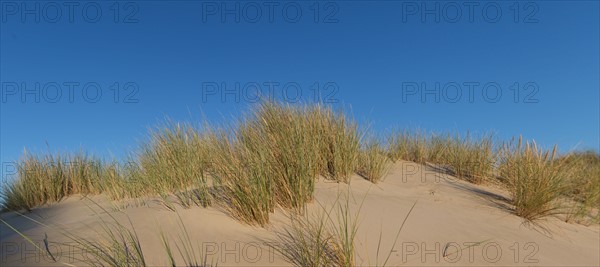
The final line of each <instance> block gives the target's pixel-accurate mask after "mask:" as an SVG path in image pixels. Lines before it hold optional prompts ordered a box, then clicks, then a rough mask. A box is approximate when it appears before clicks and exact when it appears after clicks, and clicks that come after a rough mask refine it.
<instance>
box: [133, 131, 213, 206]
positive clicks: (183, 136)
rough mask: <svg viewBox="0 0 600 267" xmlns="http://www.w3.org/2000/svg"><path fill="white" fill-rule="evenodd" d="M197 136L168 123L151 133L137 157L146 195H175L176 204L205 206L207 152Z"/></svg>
mask: <svg viewBox="0 0 600 267" xmlns="http://www.w3.org/2000/svg"><path fill="white" fill-rule="evenodd" d="M205 141H206V140H204V139H203V137H202V136H201V134H200V133H199V132H198V131H197V130H196V129H194V128H193V127H191V126H190V125H187V124H179V123H172V122H168V123H167V124H166V125H165V126H164V127H162V128H158V129H157V130H154V131H152V132H151V140H150V143H149V144H146V145H144V146H143V147H142V151H141V152H140V154H139V156H138V161H139V165H140V168H141V175H142V176H143V182H144V183H143V186H144V187H146V188H145V189H146V190H147V191H149V192H148V193H151V194H157V195H161V194H162V195H164V194H165V193H171V194H173V195H175V196H176V197H177V198H178V199H179V202H180V204H182V205H183V206H184V207H189V206H190V205H192V204H197V205H200V206H204V207H206V206H208V205H209V204H210V202H211V199H210V194H209V192H208V184H207V183H208V181H207V177H206V170H207V168H208V158H207V151H206V150H207V149H206V145H205Z"/></svg>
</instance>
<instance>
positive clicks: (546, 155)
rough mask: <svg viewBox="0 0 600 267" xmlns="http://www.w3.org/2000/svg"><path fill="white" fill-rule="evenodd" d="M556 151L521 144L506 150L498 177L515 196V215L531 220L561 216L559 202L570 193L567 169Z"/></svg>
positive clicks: (510, 146) (505, 148)
mask: <svg viewBox="0 0 600 267" xmlns="http://www.w3.org/2000/svg"><path fill="white" fill-rule="evenodd" d="M555 158H556V147H554V149H553V150H543V149H541V148H538V146H537V145H536V144H535V142H532V143H529V142H525V144H524V143H523V141H522V138H519V141H518V142H517V143H516V144H509V145H506V146H505V147H504V149H503V152H502V156H501V161H500V166H499V174H500V177H502V179H503V181H504V182H505V183H506V185H507V186H508V188H509V191H510V193H511V195H512V201H513V205H514V206H515V213H516V214H517V215H518V216H521V217H523V218H525V219H528V220H536V219H539V218H542V217H545V216H549V215H555V214H560V213H561V212H562V210H561V205H560V203H559V201H558V200H559V198H560V196H561V194H562V193H563V192H565V191H566V190H567V187H566V183H565V178H566V175H567V174H568V165H567V164H566V163H565V162H561V161H557V160H555Z"/></svg>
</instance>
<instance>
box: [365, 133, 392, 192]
mask: <svg viewBox="0 0 600 267" xmlns="http://www.w3.org/2000/svg"><path fill="white" fill-rule="evenodd" d="M390 166H391V165H390V159H389V157H388V156H387V155H386V151H385V148H384V147H383V146H382V145H381V144H380V143H379V142H378V141H377V140H374V139H373V140H370V141H369V142H368V143H367V144H365V145H364V147H363V148H362V149H361V151H360V154H359V160H358V169H357V173H358V174H359V175H361V176H363V177H364V178H365V179H367V180H369V181H371V182H373V183H378V182H379V181H381V180H382V179H383V178H384V177H385V175H386V174H387V172H388V170H389V168H390Z"/></svg>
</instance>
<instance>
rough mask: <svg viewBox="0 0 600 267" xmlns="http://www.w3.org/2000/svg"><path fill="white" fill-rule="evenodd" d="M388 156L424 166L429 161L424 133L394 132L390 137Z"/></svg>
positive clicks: (393, 159) (394, 159)
mask: <svg viewBox="0 0 600 267" xmlns="http://www.w3.org/2000/svg"><path fill="white" fill-rule="evenodd" d="M387 145H388V156H389V157H390V159H391V160H392V161H394V162H395V161H397V160H399V159H402V160H407V161H413V162H416V163H421V164H424V163H426V162H427V159H428V153H427V152H428V149H427V138H426V135H425V134H424V133H423V132H422V131H409V130H402V131H394V132H392V133H391V134H390V135H389V136H388V144H387Z"/></svg>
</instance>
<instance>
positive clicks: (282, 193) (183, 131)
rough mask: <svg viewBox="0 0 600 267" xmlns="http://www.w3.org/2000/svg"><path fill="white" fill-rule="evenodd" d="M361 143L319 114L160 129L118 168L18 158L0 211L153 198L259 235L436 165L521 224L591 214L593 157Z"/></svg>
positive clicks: (431, 138)
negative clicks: (282, 221)
mask: <svg viewBox="0 0 600 267" xmlns="http://www.w3.org/2000/svg"><path fill="white" fill-rule="evenodd" d="M362 132H363V131H362V130H361V129H359V127H358V125H357V123H356V122H354V121H353V120H352V119H351V118H350V117H348V116H346V115H345V114H344V113H343V112H336V111H334V110H333V109H332V108H331V107H327V106H323V105H320V104H313V105H288V104H282V103H275V102H261V103H260V104H258V105H257V106H254V107H253V109H251V111H250V113H249V114H247V115H246V116H244V117H242V119H240V120H239V121H238V123H237V124H235V125H234V126H231V127H230V128H228V129H226V130H223V129H214V128H212V127H211V126H209V125H205V126H204V127H203V128H202V129H201V130H200V129H198V128H196V127H193V126H192V125H190V124H186V123H176V122H172V121H169V120H168V121H167V122H166V123H164V124H162V125H161V126H160V127H156V128H154V129H152V130H151V131H150V134H149V140H148V141H147V142H145V143H143V144H142V145H141V147H140V149H139V150H138V151H136V152H135V153H132V154H131V156H130V157H129V160H128V162H127V163H125V164H120V163H117V162H106V161H102V160H99V159H96V158H94V157H90V156H87V155H86V154H84V153H77V154H68V155H66V154H56V155H46V156H34V155H29V154H25V156H24V157H23V158H22V159H21V160H20V161H19V163H18V164H17V171H18V174H17V175H18V176H17V179H15V180H12V181H9V182H8V183H7V184H6V185H4V186H3V188H2V190H1V191H0V197H2V199H3V201H2V203H1V205H2V210H31V209H32V208H34V207H36V206H40V205H44V204H47V203H53V202H57V201H60V200H61V199H63V198H65V197H68V196H70V195H75V194H81V195H89V194H103V193H104V194H106V195H108V196H109V197H110V198H111V199H113V200H123V199H140V198H145V197H160V198H161V199H162V200H163V203H164V205H165V206H166V207H168V208H170V209H175V208H174V206H173V204H174V203H177V204H179V205H181V206H183V207H186V208H188V207H191V206H203V207H206V206H209V205H211V204H212V203H214V202H219V205H224V206H225V207H226V208H227V209H228V210H229V211H230V212H231V214H232V215H233V216H234V217H236V218H238V219H240V220H241V221H243V222H246V223H249V224H256V225H261V226H264V225H266V224H268V222H269V214H270V213H272V212H273V211H274V210H275V208H276V207H278V206H279V207H282V208H285V209H293V210H295V211H298V212H300V213H301V212H302V210H303V208H304V206H305V204H306V203H308V202H310V201H312V199H313V194H314V186H315V180H316V179H318V178H319V177H324V178H326V179H329V180H333V181H336V182H343V183H349V181H350V179H349V178H350V176H351V175H352V174H354V173H358V174H359V175H361V176H363V177H365V178H366V179H367V180H369V181H371V182H374V183H377V182H380V181H381V180H382V179H383V177H384V176H385V173H386V171H387V168H388V167H389V162H388V161H392V162H394V161H397V160H400V159H402V160H408V161H413V162H417V163H421V164H426V163H433V164H438V165H441V166H442V167H444V168H447V169H448V170H449V171H450V172H451V173H452V174H453V175H455V176H456V177H458V178H460V179H464V180H466V181H469V182H471V183H475V184H480V183H483V182H485V181H486V180H491V178H494V177H495V178H498V179H499V180H500V181H501V182H503V184H505V185H506V186H507V188H508V190H509V191H510V192H512V194H513V198H514V202H515V206H516V207H517V212H516V213H517V214H518V215H520V216H523V217H526V218H529V219H534V218H538V217H539V216H542V217H543V216H545V215H548V214H554V213H555V212H557V209H555V208H552V207H551V206H553V205H554V204H551V203H555V202H557V201H554V200H556V198H557V197H556V196H557V195H559V196H561V197H567V198H571V199H572V200H573V201H574V203H576V204H577V205H575V206H574V207H573V208H571V210H572V211H571V212H570V213H572V214H574V215H570V216H571V217H572V218H574V217H582V216H585V214H589V213H592V212H594V210H597V207H598V201H599V196H598V195H599V193H597V192H598V188H600V182H599V178H598V176H599V175H598V172H599V168H600V167H598V166H599V164H598V161H597V158H598V157H597V155H596V159H595V160H596V161H594V160H591V159H593V157H591V156H586V157H583V156H580V157H575V156H573V157H566V158H571V160H557V159H556V155H554V154H553V152H548V151H541V150H540V149H538V148H537V146H535V144H534V143H532V144H529V143H527V144H525V145H523V144H522V141H519V144H516V145H515V144H513V145H509V146H504V147H499V146H498V145H496V142H495V139H494V138H493V136H492V135H482V136H477V137H472V136H470V135H467V136H466V137H461V136H460V135H450V134H437V133H426V132H425V131H420V130H414V131H409V130H401V131H396V132H394V133H392V134H391V135H388V136H387V142H386V143H385V144H381V143H379V142H375V141H373V140H371V139H365V140H363V139H362V138H363V136H362ZM499 151H501V152H502V153H501V154H502V156H501V157H499V156H498V155H499ZM592 154H593V153H592ZM386 157H387V158H386ZM388 158H389V160H388ZM583 158H586V159H587V161H586V160H583ZM575 159H577V160H575ZM538 188H541V190H536V189H538ZM215 197H216V198H218V200H217V199H213V198H215ZM536 209H538V210H537V211H536ZM545 209H550V210H547V211H546V210H545ZM596 214H598V212H596Z"/></svg>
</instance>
